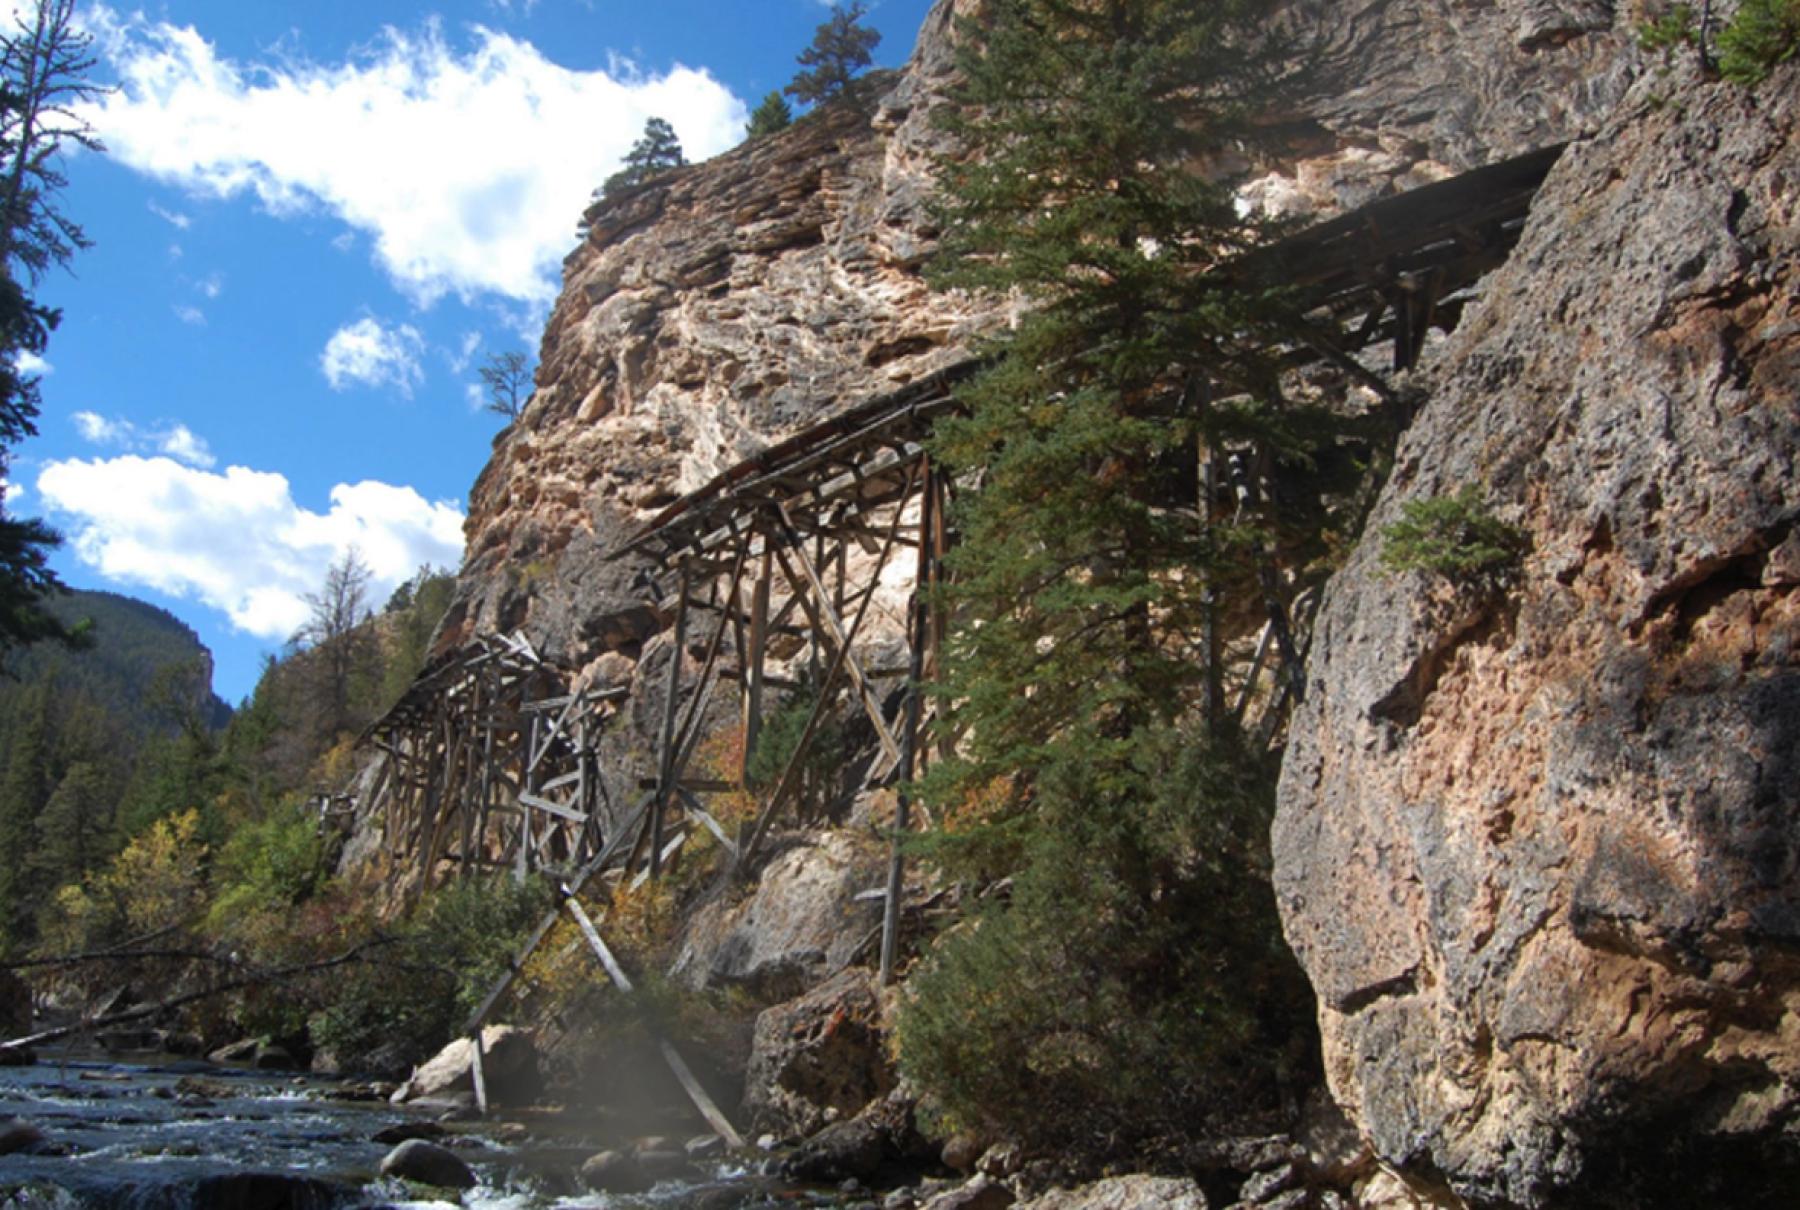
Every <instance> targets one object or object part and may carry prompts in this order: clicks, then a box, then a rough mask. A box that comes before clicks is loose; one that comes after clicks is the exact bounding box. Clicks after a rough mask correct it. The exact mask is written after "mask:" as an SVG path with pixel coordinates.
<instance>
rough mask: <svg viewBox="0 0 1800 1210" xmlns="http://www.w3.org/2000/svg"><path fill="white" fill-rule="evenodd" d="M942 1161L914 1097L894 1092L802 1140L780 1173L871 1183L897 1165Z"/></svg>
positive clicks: (794, 1177)
mask: <svg viewBox="0 0 1800 1210" xmlns="http://www.w3.org/2000/svg"><path fill="white" fill-rule="evenodd" d="M937 1159H938V1157H937V1149H936V1148H934V1147H933V1146H932V1145H931V1144H930V1143H929V1142H928V1141H927V1140H926V1139H925V1137H924V1136H923V1135H921V1134H920V1133H919V1129H918V1126H917V1124H916V1123H915V1122H914V1120H913V1103H912V1101H911V1100H910V1099H909V1098H908V1097H906V1096H905V1095H903V1094H902V1093H901V1092H899V1091H895V1092H890V1093H889V1094H888V1095H887V1096H885V1097H883V1098H882V1099H881V1100H879V1101H874V1102H872V1103H871V1104H869V1105H868V1106H867V1107H866V1108H865V1109H864V1110H863V1111H862V1112H861V1113H859V1114H857V1115H856V1116H855V1117H853V1118H851V1119H849V1120H848V1121H842V1122H833V1123H832V1124H831V1125H829V1126H827V1127H825V1128H824V1129H823V1130H821V1131H819V1132H818V1133H817V1134H815V1135H813V1136H812V1137H811V1138H809V1139H807V1140H806V1141H805V1142H803V1143H801V1144H800V1145H799V1146H798V1147H796V1148H795V1149H794V1150H793V1151H792V1152H791V1153H790V1154H789V1155H788V1156H787V1157H786V1158H784V1159H783V1160H782V1161H781V1173H782V1175H783V1176H785V1177H787V1178H788V1179H790V1180H797V1181H811V1182H814V1183H817V1184H836V1183H838V1182H839V1181H843V1180H846V1179H850V1178H855V1179H856V1180H859V1181H862V1182H864V1183H870V1182H874V1181H876V1180H877V1179H878V1178H880V1177H881V1176H882V1175H883V1174H884V1173H885V1172H887V1171H889V1170H890V1169H893V1168H895V1167H896V1166H906V1167H910V1168H920V1167H925V1166H929V1165H933V1164H935V1163H937Z"/></svg>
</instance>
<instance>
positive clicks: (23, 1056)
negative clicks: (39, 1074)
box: [0, 1046, 37, 1067]
mask: <svg viewBox="0 0 1800 1210" xmlns="http://www.w3.org/2000/svg"><path fill="white" fill-rule="evenodd" d="M36 1062H37V1052H36V1051H35V1050H32V1049H31V1048H30V1047H29V1046H0V1067H30V1066H31V1065H32V1064H33V1063H36Z"/></svg>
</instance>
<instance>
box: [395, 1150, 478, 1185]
mask: <svg viewBox="0 0 1800 1210" xmlns="http://www.w3.org/2000/svg"><path fill="white" fill-rule="evenodd" d="M381 1175H383V1176H397V1177H400V1178H401V1179H402V1180H408V1181H418V1182H419V1183H420V1184H423V1185H436V1186H438V1187H439V1188H443V1189H468V1188H470V1187H472V1186H473V1185H474V1184H475V1173H474V1171H473V1170H472V1169H470V1167H469V1166H468V1165H467V1164H465V1163H464V1162H463V1161H462V1159H461V1158H460V1157H458V1156H456V1155H454V1154H452V1153H451V1152H449V1151H447V1150H445V1149H444V1148H442V1147H439V1146H438V1145H437V1144H436V1143H428V1142H426V1141H425V1140H424V1139H407V1140H406V1141H405V1142H404V1143H401V1144H400V1145H399V1146H398V1147H396V1148H394V1149H393V1150H392V1151H390V1152H388V1153H387V1156H386V1157H385V1158H384V1159H383V1160H382V1161H381Z"/></svg>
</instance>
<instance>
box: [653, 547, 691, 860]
mask: <svg viewBox="0 0 1800 1210" xmlns="http://www.w3.org/2000/svg"><path fill="white" fill-rule="evenodd" d="M692 576H693V567H692V565H691V564H690V563H688V561H687V560H685V559H684V560H682V563H681V589H680V591H679V593H678V595H677V597H676V599H675V634H674V639H673V641H672V642H671V643H670V645H669V679H668V682H667V688H666V689H665V690H664V692H665V694H666V695H667V696H666V698H665V700H664V701H663V717H662V740H661V742H660V743H659V744H658V746H657V750H656V770H657V777H658V778H659V779H660V782H661V784H660V785H659V786H658V787H657V789H656V798H655V801H653V802H652V803H651V805H650V877H652V878H655V877H656V876H657V875H659V874H661V873H662V833H663V810H664V808H665V807H666V806H667V805H668V798H669V783H670V782H671V781H672V780H674V766H675V751H674V748H675V713H676V707H677V705H678V702H677V700H676V699H678V698H679V697H680V696H681V661H682V658H683V656H684V655H685V652H684V650H683V649H684V648H685V647H686V646H687V613H688V611H687V600H688V585H689V583H690V581H691V579H692Z"/></svg>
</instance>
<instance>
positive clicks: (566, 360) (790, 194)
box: [443, 0, 1629, 666]
mask: <svg viewBox="0 0 1800 1210" xmlns="http://www.w3.org/2000/svg"><path fill="white" fill-rule="evenodd" d="M978 8H979V4H978V2H977V0H956V2H955V3H952V0H942V2H941V3H939V4H938V5H937V6H936V7H935V8H934V9H933V10H932V12H931V13H930V15H929V16H928V17H927V19H926V21H925V25H924V27H923V29H922V30H921V31H920V34H919V40H918V44H917V47H916V49H915V51H914V54H913V56H912V59H911V61H910V62H909V63H908V65H907V66H906V68H905V69H903V70H902V71H900V72H898V73H894V74H893V75H891V76H888V77H886V78H885V79H883V80H882V81H881V82H880V83H879V85H878V86H877V87H876V88H875V90H874V96H873V99H872V101H871V103H870V104H869V105H867V106H865V107H864V108H863V109H862V110H860V111H858V110H855V109H851V108H843V109H835V110H828V111H826V112H823V113H820V114H816V115H814V116H813V117H812V118H810V119H808V120H805V121H802V122H800V123H798V124H796V125H795V126H794V127H792V128H791V129H789V130H788V131H786V132H784V133H782V134H780V135H777V136H774V137H772V138H766V139H760V140H757V141H755V142H753V143H748V144H746V145H744V146H742V147H739V148H737V149H736V150H734V151H731V152H728V153H727V154H725V155H722V156H719V157H718V158H716V159H714V160H711V161H708V162H707V163H705V164H701V165H698V166H696V167H693V168H690V169H686V170H683V171H680V172H676V173H673V174H671V175H670V176H668V177H665V178H663V179H662V180H660V181H657V182H654V183H652V184H651V185H649V186H647V187H645V188H643V189H642V190H640V191H639V192H636V193H633V194H630V195H628V196H625V197H622V198H619V199H617V200H615V201H613V202H609V203H604V204H601V205H599V206H597V207H595V208H593V209H592V210H590V211H589V213H588V215H587V216H586V235H585V238H583V239H582V241H581V243H580V244H579V245H578V246H577V247H576V249H575V250H574V251H573V252H572V253H571V254H570V255H569V258H568V260H567V261H566V263H565V267H564V278H563V290H562V294H561V297H560V298H559V299H558V301H557V304H556V307H555V310H554V312H553V313H552V315H551V318H550V322H549V325H548V327H547V328H546V330H545V333H544V340H543V346H542V350H541V366H540V368H539V370H538V376H537V391H536V394H535V395H534V396H533V398H532V401H531V403H530V406H529V407H528V409H527V411H526V414H525V416H524V418H523V419H522V420H521V421H520V422H519V423H518V424H516V425H514V426H513V427H511V428H510V429H508V430H507V431H506V432H505V433H504V434H502V435H501V436H500V437H499V438H498V439H497V441H496V442H495V448H494V455H493V458H492V460H491V461H490V462H489V464H488V466H487V468H486V469H485V470H484V471H483V472H482V474H481V476H480V478H479V479H478V480H477V482H476V484H475V487H474V489H473V491H472V492H471V495H470V515H469V522H468V530H467V533H468V554H467V562H466V564H465V566H464V569H463V577H462V583H461V588H460V593H459V597H458V601H457V604H456V605H455V607H454V608H453V610H452V613H451V617H450V620H449V623H448V624H447V626H446V629H445V634H444V636H443V638H444V641H445V642H446V643H448V642H452V641H455V640H457V639H459V638H463V637H466V636H467V635H469V634H472V633H477V632H484V631H492V630H500V629H511V628H514V627H520V626H523V627H525V628H526V630H527V631H528V632H529V633H530V634H531V636H532V638H533V639H534V641H536V642H538V643H539V644H540V645H541V646H542V647H544V648H545V649H546V651H547V652H548V653H549V654H551V655H552V656H553V657H555V658H557V659H558V660H561V661H564V662H566V663H568V664H570V665H573V666H580V665H582V664H584V663H586V662H587V661H589V660H591V659H592V658H594V657H595V656H596V655H597V654H598V653H599V652H600V651H602V650H604V649H605V648H606V647H608V646H613V645H619V644H626V645H630V644H632V643H634V642H635V641H637V640H638V639H641V638H642V637H643V636H644V635H645V634H647V633H649V632H650V631H652V630H654V629H655V628H656V625H657V621H658V620H657V618H656V617H655V616H654V615H653V614H652V613H651V612H650V611H648V610H646V609H644V608H643V606H642V595H643V594H642V592H641V589H639V588H638V587H637V586H636V584H635V583H634V575H635V571H636V568H634V567H633V566H631V565H629V564H606V563H603V562H602V561H601V560H600V558H599V555H600V554H601V553H602V552H604V551H606V550H608V549H610V548H611V547H612V546H614V545H615V544H616V543H617V542H618V541H620V540H621V539H622V538H623V537H624V536H626V535H627V534H629V533H631V532H633V531H634V529H635V528H636V527H637V526H638V525H639V524H641V523H642V522H643V521H644V520H645V519H647V518H648V517H649V516H651V515H652V514H653V513H654V512H655V510H656V509H657V508H659V507H661V506H662V505H664V504H666V503H668V502H669V501H670V500H673V499H675V498H676V497H677V496H679V495H680V494H681V493H683V492H686V491H688V490H691V489H692V488H695V487H698V486H700V485H701V484H702V483H704V482H705V481H706V480H707V479H708V478H710V477H711V476H712V475H714V474H715V473H717V472H718V471H720V470H721V469H723V468H725V467H726V466H729V465H730V464H732V463H733V462H735V461H737V460H738V459H740V458H742V457H744V456H746V455H748V454H750V453H753V452H755V451H757V450H759V449H761V448H763V447H764V446H766V445H767V444H769V443H770V442H772V441H776V440H779V439H781V438H783V437H786V436H788V435H790V434H791V433H793V432H795V431H797V430H798V429H801V428H803V427H805V426H806V425H807V424H809V423H812V422H813V421H816V420H818V419H819V418H821V417H822V416H825V415H827V414H829V413H831V412H832V411H835V410H836V409H838V408H840V407H841V406H843V405H844V404H845V403H847V402H850V401H853V400H857V399H862V398H867V397H869V396H872V395H876V394H879V393H881V392H883V391H887V390H891V389H894V388H896V387H899V386H902V385H904V384H906V383H907V382H910V381H912V380H914V379H916V378H917V377H919V376H920V375H922V374H925V373H928V372H930V371H931V370H933V369H936V368H938V367H940V366H942V365H944V364H946V363H947V362H950V361H954V360H957V359H959V358H960V357H962V356H963V355H964V353H965V352H966V350H967V349H968V348H969V346H970V344H971V342H972V341H973V340H974V339H975V338H976V337H977V336H979V335H980V334H981V333H983V332H986V331H990V330H993V329H995V328H996V327H998V326H1001V325H1004V324H1005V323H1006V322H1007V319H1008V317H1009V315H1010V313H1011V312H1010V309H1009V307H1008V306H1007V305H1006V304H1004V303H1003V302H1000V301H996V300H985V301H983V300H974V299H970V298H968V297H966V296H964V295H960V294H954V293H937V292H933V291H932V290H930V289H929V288H928V287H927V286H926V284H925V282H924V279H923V276H922V267H923V265H924V263H925V261H926V259H927V258H928V257H929V255H930V253H931V251H932V248H933V247H934V241H935V230H934V227H933V223H932V217H931V211H930V198H931V196H932V190H933V179H934V172H935V165H936V162H937V161H938V160H939V158H940V157H942V156H945V155H952V154H954V152H955V148H954V147H953V146H952V145H951V143H950V141H949V139H948V137H947V136H946V135H945V133H944V132H943V131H942V129H941V128H940V126H939V124H938V123H937V121H936V120H935V114H936V112H937V111H938V110H939V109H940V108H941V107H942V106H943V105H944V104H945V98H946V94H947V92H948V90H949V88H950V86H951V84H952V83H953V82H954V31H955V21H956V18H957V17H958V16H959V15H962V16H967V15H970V14H972V13H973V12H974V11H975V10H976V9H978ZM1293 18H1294V22H1295V26H1296V28H1297V29H1298V30H1299V31H1300V33H1301V38H1302V40H1303V41H1304V42H1306V43H1307V44H1309V45H1311V46H1314V47H1316V48H1317V49H1318V55H1317V59H1318V66H1317V69H1316V71H1315V72H1314V74H1313V77H1312V79H1313V83H1312V85H1311V86H1310V90H1309V93H1308V95H1307V96H1306V97H1305V98H1304V99H1303V100H1302V101H1300V102H1299V103H1298V104H1297V107H1296V110H1295V112H1293V113H1283V114H1272V115H1270V121H1271V123H1272V124H1274V125H1275V126H1277V127H1279V128H1280V130H1281V131H1282V132H1283V136H1284V143H1285V146H1286V152H1285V153H1284V154H1283V155H1282V156H1281V157H1280V158H1279V159H1278V161H1276V162H1271V163H1264V164H1257V165H1253V166H1252V165H1238V166H1237V167H1238V168H1240V169H1243V170H1244V171H1246V172H1247V174H1248V176H1249V177H1250V178H1251V179H1252V181H1253V183H1252V184H1251V185H1250V186H1249V188H1248V190H1247V192H1248V194H1249V196H1250V197H1252V198H1253V199H1254V200H1256V201H1258V202H1259V203H1261V204H1265V205H1267V206H1269V207H1270V208H1272V209H1275V210H1279V211H1281V212H1284V213H1294V214H1311V215H1317V216H1319V217H1325V216H1328V215H1330V214H1332V213H1335V212H1337V211H1339V210H1341V209H1344V208H1346V207H1350V206H1355V205H1359V204H1361V203H1362V202H1364V201H1367V200H1370V199H1371V198H1374V197H1377V196H1381V195H1384V194H1387V193H1392V192H1395V191H1397V190H1400V189H1405V188H1409V187H1411V186H1413V185H1416V184H1420V183H1424V182H1426V181H1429V180H1434V179H1438V178H1440V177H1443V176H1447V175H1452V174H1454V173H1456V172H1459V171H1462V170H1465V169H1467V168H1471V167H1475V166H1477V165H1480V164H1483V163H1488V162H1491V161H1493V160H1497V159H1503V158H1506V157H1508V156H1510V155H1513V154H1517V153H1518V152H1521V151H1525V150H1529V149H1532V148H1535V147H1539V146H1543V145H1545V144H1548V143H1554V142H1560V141H1562V140H1565V139H1567V138H1570V137H1571V136H1572V135H1574V134H1575V133H1577V132H1579V131H1580V130H1581V129H1583V128H1584V127H1585V126H1586V125H1587V124H1590V123H1591V122H1593V121H1594V120H1595V119H1596V118H1597V115H1598V114H1599V113H1600V112H1601V110H1602V109H1603V108H1604V106H1605V104H1606V103H1607V102H1609V101H1610V100H1611V99H1612V98H1613V97H1615V96H1616V95H1617V94H1618V93H1619V92H1620V91H1621V89H1622V86H1623V81H1624V79H1625V78H1626V77H1627V75H1628V72H1629V65H1628V62H1627V59H1626V58H1622V57H1621V54H1620V50H1621V47H1622V46H1623V45H1624V44H1625V42H1626V41H1627V40H1628V39H1627V38H1626V35H1625V34H1624V33H1622V32H1621V29H1620V28H1619V27H1620V25H1621V23H1622V21H1623V18H1617V17H1615V15H1614V13H1613V6H1612V5H1610V4H1603V3H1563V4H1553V3H1547V2H1545V0H1501V2H1500V3H1494V4H1481V5H1469V4H1466V3H1450V2H1448V0H1381V2H1371V0H1364V2H1362V3H1354V4H1341V3H1332V4H1325V3H1322V2H1314V0H1308V2H1304V3H1297V4H1295V5H1294V6H1293ZM573 217H574V216H571V218H572V219H573Z"/></svg>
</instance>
